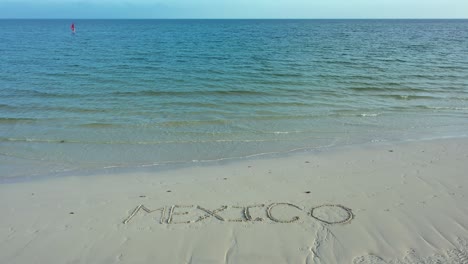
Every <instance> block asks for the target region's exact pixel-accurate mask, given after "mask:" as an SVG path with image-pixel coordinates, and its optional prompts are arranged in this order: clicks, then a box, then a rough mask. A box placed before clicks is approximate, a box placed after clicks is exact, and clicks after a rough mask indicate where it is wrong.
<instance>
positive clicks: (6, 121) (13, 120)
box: [0, 117, 39, 124]
mask: <svg viewBox="0 0 468 264" xmlns="http://www.w3.org/2000/svg"><path fill="white" fill-rule="evenodd" d="M38 120H39V119H35V118H22V117H0V124H12V123H31V122H35V121H38Z"/></svg>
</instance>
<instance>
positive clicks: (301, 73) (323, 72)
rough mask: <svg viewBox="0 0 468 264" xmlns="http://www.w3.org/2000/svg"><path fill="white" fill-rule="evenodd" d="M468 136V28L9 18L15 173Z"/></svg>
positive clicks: (3, 147) (7, 163) (0, 170)
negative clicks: (74, 29) (73, 32)
mask: <svg viewBox="0 0 468 264" xmlns="http://www.w3.org/2000/svg"><path fill="white" fill-rule="evenodd" d="M72 22H74V23H75V26H76V33H75V34H72V33H71V30H70V25H71V23H72ZM467 135H468V20H74V21H71V20H0V177H1V178H4V179H6V178H8V179H12V178H21V177H39V176H41V175H60V174H63V173H83V172H99V171H101V172H102V171H103V170H104V171H105V170H108V169H113V170H115V169H120V168H122V169H130V170H133V169H139V168H146V169H148V168H149V169H152V168H155V169H156V168H161V167H164V166H179V165H182V166H191V165H192V164H200V163H201V162H207V163H210V162H220V161H230V160H238V159H248V158H252V157H262V156H269V155H283V154H287V153H291V152H298V151H316V150H321V149H324V148H330V147H340V146H345V145H355V144H367V143H372V142H395V141H407V140H424V139H431V138H444V137H466V136H467Z"/></svg>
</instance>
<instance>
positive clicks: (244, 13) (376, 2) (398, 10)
mask: <svg viewBox="0 0 468 264" xmlns="http://www.w3.org/2000/svg"><path fill="white" fill-rule="evenodd" d="M0 18H65V19H79V18H468V0H0Z"/></svg>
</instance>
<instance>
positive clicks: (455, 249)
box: [0, 139, 468, 264]
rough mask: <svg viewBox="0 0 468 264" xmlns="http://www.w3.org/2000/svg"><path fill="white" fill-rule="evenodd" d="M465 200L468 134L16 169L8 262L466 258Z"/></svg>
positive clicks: (2, 244) (9, 199) (5, 215)
mask: <svg viewBox="0 0 468 264" xmlns="http://www.w3.org/2000/svg"><path fill="white" fill-rule="evenodd" d="M467 204H468V139H444V140H432V141H419V142H409V143H398V144H379V145H368V146H355V147H344V148H340V149H330V150H327V151H322V152H320V153H299V154H294V155H290V156H288V157H282V158H273V159H257V160H248V161H240V162H235V163H231V164H227V165H213V166H211V165H210V166H196V167H191V168H182V169H174V170H169V171H159V172H153V173H141V172H140V173H131V174H116V173H113V174H106V175H94V176H87V177H86V176H81V177H78V176H76V177H74V176H70V177H61V178H52V179H45V180H39V181H29V182H19V183H5V184H1V185H0V210H1V212H2V214H1V218H0V263H361V264H364V263H379V264H380V263H394V264H396V263H411V264H415V263H425V264H429V263H457V264H458V263H462V264H466V263H468V206H467ZM153 210H154V211H153Z"/></svg>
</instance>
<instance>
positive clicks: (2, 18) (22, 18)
mask: <svg viewBox="0 0 468 264" xmlns="http://www.w3.org/2000/svg"><path fill="white" fill-rule="evenodd" d="M7 19H10V20H25V19H37V20H45V19H49V20H65V19H80V20H468V18H443V17H442V18H433V17H424V18H411V17H401V18H398V17H395V18H379V17H375V18H372V17H369V18H132V17H128V18H79V17H78V18H47V17H0V20H7Z"/></svg>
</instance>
